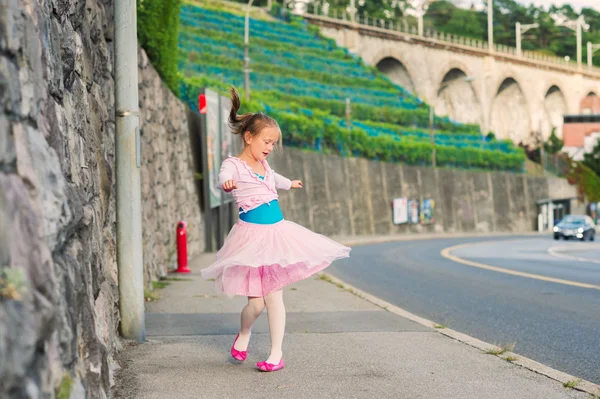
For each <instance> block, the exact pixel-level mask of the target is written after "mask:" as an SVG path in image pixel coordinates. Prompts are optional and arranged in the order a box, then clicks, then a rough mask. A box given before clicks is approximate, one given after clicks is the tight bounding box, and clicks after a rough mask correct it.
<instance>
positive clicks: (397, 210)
mask: <svg viewBox="0 0 600 399" xmlns="http://www.w3.org/2000/svg"><path fill="white" fill-rule="evenodd" d="M392 219H393V222H394V224H402V223H406V222H408V199H407V198H394V200H393V201H392Z"/></svg>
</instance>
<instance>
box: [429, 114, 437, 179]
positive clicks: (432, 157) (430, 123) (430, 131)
mask: <svg viewBox="0 0 600 399" xmlns="http://www.w3.org/2000/svg"><path fill="white" fill-rule="evenodd" d="M434 113H435V112H434V108H433V104H430V105H429V136H430V137H431V166H433V167H434V168H435V166H436V165H435V134H434V133H433V118H434Z"/></svg>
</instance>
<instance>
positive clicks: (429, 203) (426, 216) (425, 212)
mask: <svg viewBox="0 0 600 399" xmlns="http://www.w3.org/2000/svg"><path fill="white" fill-rule="evenodd" d="M434 207H435V201H434V200H432V199H426V200H423V206H422V207H421V224H431V223H433V222H434V221H435V220H434V218H433V208H434Z"/></svg>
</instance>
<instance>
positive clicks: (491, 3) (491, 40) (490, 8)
mask: <svg viewBox="0 0 600 399" xmlns="http://www.w3.org/2000/svg"><path fill="white" fill-rule="evenodd" d="M487 14H488V15H487V17H488V47H489V50H490V53H493V52H494V0H488V12H487Z"/></svg>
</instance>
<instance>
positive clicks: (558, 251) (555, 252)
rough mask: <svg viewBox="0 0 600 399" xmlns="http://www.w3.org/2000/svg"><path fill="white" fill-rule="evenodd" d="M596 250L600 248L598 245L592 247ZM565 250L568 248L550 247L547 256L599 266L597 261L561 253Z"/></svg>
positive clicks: (599, 262) (599, 261)
mask: <svg viewBox="0 0 600 399" xmlns="http://www.w3.org/2000/svg"><path fill="white" fill-rule="evenodd" d="M594 246H595V247H597V248H600V244H596V245H594ZM565 248H569V247H564V246H563V247H558V246H555V247H550V248H548V255H550V256H554V257H555V258H562V259H568V260H574V261H577V262H585V263H598V264H600V260H597V259H591V258H584V257H581V256H571V255H565V254H564V253H561V250H562V249H565Z"/></svg>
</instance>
